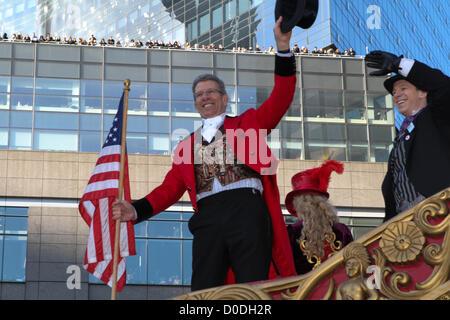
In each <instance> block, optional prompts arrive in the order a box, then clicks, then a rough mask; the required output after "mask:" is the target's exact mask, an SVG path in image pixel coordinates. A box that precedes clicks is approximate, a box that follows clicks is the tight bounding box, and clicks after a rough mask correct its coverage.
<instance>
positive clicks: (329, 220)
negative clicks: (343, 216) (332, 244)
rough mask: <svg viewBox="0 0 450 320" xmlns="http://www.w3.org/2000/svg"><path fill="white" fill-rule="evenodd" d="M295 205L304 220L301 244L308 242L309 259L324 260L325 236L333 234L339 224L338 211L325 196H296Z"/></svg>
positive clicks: (298, 214) (299, 215) (307, 194)
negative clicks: (315, 257)
mask: <svg viewBox="0 0 450 320" xmlns="http://www.w3.org/2000/svg"><path fill="white" fill-rule="evenodd" d="M293 205H294V208H295V211H296V212H297V216H298V217H299V219H301V220H303V228H302V232H301V236H300V239H299V242H301V241H303V240H306V241H305V249H306V253H307V258H308V259H310V258H311V257H312V256H313V255H316V256H317V257H319V258H323V256H324V242H325V234H327V233H331V232H333V229H332V228H333V225H334V224H335V223H338V222H339V219H338V217H337V212H336V209H335V208H334V206H333V205H332V204H331V203H330V202H329V201H328V199H327V198H326V197H325V196H323V195H319V194H309V193H306V194H300V195H297V196H295V197H294V199H293Z"/></svg>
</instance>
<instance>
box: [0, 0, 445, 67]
mask: <svg viewBox="0 0 450 320" xmlns="http://www.w3.org/2000/svg"><path fill="white" fill-rule="evenodd" d="M275 2H276V1H275V0H124V1H117V0H108V1H100V0H87V1H74V0H0V5H1V7H2V11H1V12H0V32H2V33H3V32H7V33H8V34H9V36H10V37H11V35H12V34H13V33H16V34H17V33H18V32H21V33H22V34H23V35H25V34H30V36H31V34H32V33H33V32H36V34H37V35H38V36H39V35H41V34H42V35H44V37H45V35H46V34H47V33H50V34H52V35H54V36H55V35H59V36H61V38H63V37H64V36H66V37H69V36H72V37H75V38H77V39H78V38H80V37H82V38H83V39H88V38H89V37H90V36H91V35H95V36H96V37H97V40H98V41H100V39H101V38H105V39H108V38H109V37H110V36H112V37H113V38H115V40H116V41H117V40H120V41H121V42H122V43H127V42H129V41H130V40H131V39H134V40H138V39H139V40H141V41H142V42H143V43H145V42H146V41H147V40H150V39H152V40H162V41H164V42H167V41H172V42H173V41H175V40H178V41H180V42H181V43H185V42H186V41H188V42H191V43H192V44H195V43H198V44H199V45H200V46H201V45H209V44H211V43H214V44H215V45H216V47H218V46H219V44H221V45H223V46H224V47H225V48H230V49H231V48H232V47H245V48H249V47H253V48H254V47H255V46H256V45H257V44H258V45H259V46H260V47H261V48H262V49H268V48H269V47H270V46H271V45H275V41H274V38H273V32H272V29H273V24H274V7H275ZM449 17H450V3H449V2H448V1H446V0H436V1H424V0H360V1H350V0H319V12H318V15H317V19H316V21H315V23H314V25H313V26H312V27H311V28H309V29H308V30H303V29H301V28H294V31H293V43H297V44H298V45H299V46H306V47H308V48H309V49H310V50H311V49H313V48H314V47H317V48H323V47H327V46H329V45H332V44H334V45H335V46H336V47H337V48H339V49H340V50H341V51H343V50H345V49H349V48H353V49H354V50H355V51H356V52H357V54H360V55H365V54H366V53H367V52H368V51H371V50H378V49H380V50H385V51H391V52H394V53H397V54H399V55H400V54H404V55H405V56H406V57H409V58H414V59H418V60H421V61H423V62H425V63H427V64H429V65H431V66H434V67H436V68H439V69H441V70H443V71H444V73H446V74H449V73H450V67H449V65H450V64H449V63H448V62H449V58H450V57H449V52H450V50H449V48H450V47H449V46H450V44H449V42H448V41H447V40H446V39H449V38H450V31H449V30H450V22H449V19H450V18H449Z"/></svg>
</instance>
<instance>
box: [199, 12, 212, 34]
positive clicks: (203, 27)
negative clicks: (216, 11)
mask: <svg viewBox="0 0 450 320" xmlns="http://www.w3.org/2000/svg"><path fill="white" fill-rule="evenodd" d="M199 22H200V34H204V33H206V32H208V31H209V29H210V24H209V13H207V14H205V15H203V16H201V17H200V19H199Z"/></svg>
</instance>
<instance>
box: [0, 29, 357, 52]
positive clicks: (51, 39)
mask: <svg viewBox="0 0 450 320" xmlns="http://www.w3.org/2000/svg"><path fill="white" fill-rule="evenodd" d="M0 41H14V42H29V43H53V44H66V45H86V46H108V47H128V48H160V49H184V50H195V51H225V50H226V51H232V52H241V53H266V54H275V49H274V47H273V46H270V47H269V48H267V49H261V48H260V47H259V45H256V46H255V48H253V47H248V48H244V47H237V46H236V47H233V48H232V49H231V50H229V49H225V48H224V47H223V45H222V44H219V45H218V46H216V45H215V44H214V43H212V44H210V45H199V44H198V43H196V44H194V45H191V44H190V43H189V42H186V43H185V44H184V45H182V44H181V43H180V41H178V40H176V41H173V42H172V41H167V42H163V41H161V40H148V41H146V42H145V43H143V42H142V41H141V40H139V39H138V40H134V39H131V40H129V41H128V40H127V41H126V42H125V43H121V41H120V40H117V41H115V40H114V38H113V37H112V36H110V37H109V38H108V40H105V38H102V39H101V40H100V41H97V38H96V37H95V36H94V35H91V36H90V37H89V39H87V40H86V39H83V38H81V37H80V38H78V39H77V38H76V37H72V36H69V37H63V38H61V37H59V36H52V35H50V34H49V33H48V34H47V35H46V36H45V37H44V36H43V35H40V36H39V37H38V36H37V35H36V33H35V32H33V34H32V36H31V37H30V36H29V35H28V34H27V35H25V36H23V35H22V33H21V32H19V33H17V34H15V33H14V34H13V35H12V36H11V39H10V38H9V37H8V34H7V33H3V35H0ZM292 52H293V53H294V54H299V55H302V54H306V55H327V56H349V57H353V56H355V55H356V52H355V51H354V50H353V48H350V49H348V50H347V49H345V50H343V51H341V50H339V49H337V48H334V47H333V48H326V49H323V48H321V49H318V48H317V47H314V49H313V50H309V49H308V48H307V47H305V46H302V47H301V48H300V47H299V46H298V45H297V44H295V45H294V47H293V48H292Z"/></svg>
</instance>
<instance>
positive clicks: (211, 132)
mask: <svg viewBox="0 0 450 320" xmlns="http://www.w3.org/2000/svg"><path fill="white" fill-rule="evenodd" d="M224 120H225V113H223V114H221V115H219V116H216V117H214V118H209V119H202V124H203V126H202V136H203V138H205V140H206V141H208V142H211V140H212V139H213V138H214V136H215V135H216V132H217V130H218V129H219V128H220V127H221V126H222V124H223V122H224Z"/></svg>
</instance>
